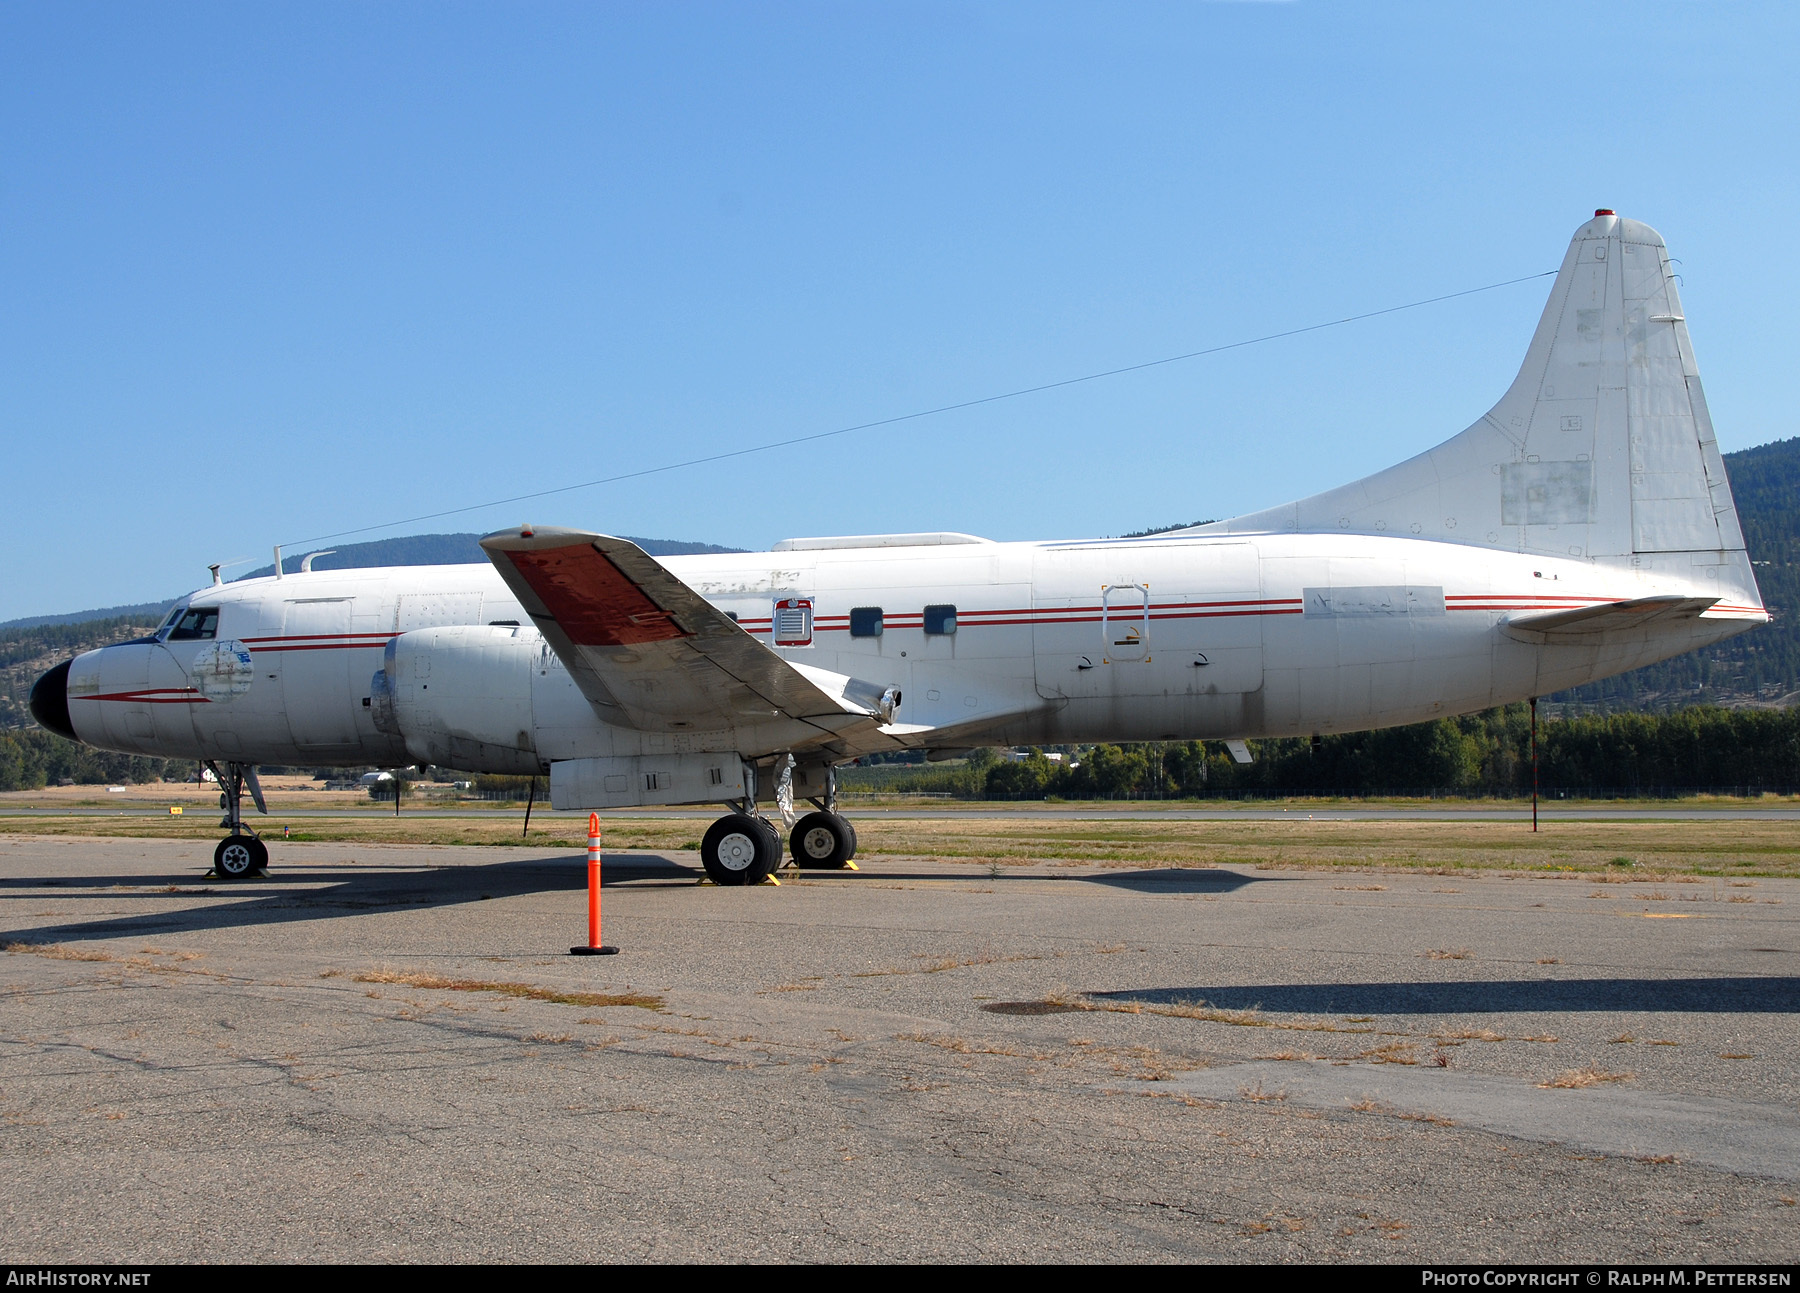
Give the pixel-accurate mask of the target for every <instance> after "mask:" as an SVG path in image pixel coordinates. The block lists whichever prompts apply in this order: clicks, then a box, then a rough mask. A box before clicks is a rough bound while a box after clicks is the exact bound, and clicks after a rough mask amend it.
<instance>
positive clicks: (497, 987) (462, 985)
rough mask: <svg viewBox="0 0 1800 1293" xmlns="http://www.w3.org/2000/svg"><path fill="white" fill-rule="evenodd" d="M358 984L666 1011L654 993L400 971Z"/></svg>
mask: <svg viewBox="0 0 1800 1293" xmlns="http://www.w3.org/2000/svg"><path fill="white" fill-rule="evenodd" d="M350 977H351V978H352V979H353V980H355V981H356V982H357V983H394V984H404V985H405V986H406V987H409V988H432V989H435V990H437V991H439V992H493V993H497V994H498V995H500V996H503V997H520V998H523V999H524V1000H527V1001H549V1002H553V1003H555V1004H556V1005H559V1006H587V1007H589V1008H592V1007H596V1006H598V1007H605V1006H637V1007H639V1008H641V1009H644V1010H658V1011H660V1010H662V1009H663V999H662V997H660V996H658V995H656V994H655V993H650V992H565V991H563V990H562V989H560V988H540V987H537V986H536V985H534V984H530V983H499V982H494V981H491V980H487V979H451V978H446V977H445V976H444V975H441V974H413V973H403V972H401V971H398V970H370V971H368V972H366V973H363V974H354V975H351V976H350Z"/></svg>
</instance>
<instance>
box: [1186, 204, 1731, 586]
mask: <svg viewBox="0 0 1800 1293" xmlns="http://www.w3.org/2000/svg"><path fill="white" fill-rule="evenodd" d="M1206 528H1207V529H1208V530H1210V531H1213V532H1226V533H1258V532H1260V533H1332V534H1341V533H1351V534H1381V533H1386V534H1391V535H1396V536H1401V537H1407V536H1413V535H1417V536H1419V537H1422V538H1431V539H1437V540H1441V541H1444V542H1451V543H1466V544H1472V545H1475V546H1478V547H1488V548H1500V549H1505V550H1507V551H1514V552H1530V553H1540V554H1544V555H1554V556H1561V557H1576V558H1591V559H1597V560H1600V561H1616V562H1623V563H1628V564H1631V565H1636V566H1640V567H1647V568H1656V569H1660V570H1665V571H1669V572H1670V573H1673V572H1674V569H1675V568H1676V567H1680V568H1682V569H1683V570H1684V571H1685V570H1687V569H1689V568H1691V567H1692V566H1693V565H1696V564H1707V565H1714V566H1718V565H1725V566H1733V567H1741V580H1742V581H1743V582H1744V585H1745V591H1746V592H1748V593H1749V594H1750V595H1751V596H1752V597H1753V598H1754V593H1755V583H1754V581H1753V580H1751V578H1750V568H1749V562H1748V559H1747V557H1746V556H1745V555H1744V536H1743V531H1742V530H1741V528H1740V527H1739V525H1738V518H1737V508H1736V505H1735V504H1734V503H1733V502H1732V498H1731V486H1730V484H1729V483H1728V482H1727V481H1726V479H1725V464H1724V463H1723V462H1722V461H1721V459H1720V457H1719V448H1718V445H1717V443H1716V442H1715V441H1714V439H1713V430H1712V420H1711V419H1710V418H1709V417H1708V416H1707V412H1706V397H1705V396H1704V395H1703V394H1702V393H1701V390H1700V373H1699V369H1698V368H1697V367H1696V366H1695V363H1694V351H1693V347H1692V345H1691V344H1690V343H1689V340H1688V330H1687V323H1686V321H1685V319H1684V318H1683V316H1682V310H1681V298H1680V296H1679V295H1678V294H1677V292H1676V290H1675V278H1674V274H1673V273H1672V272H1671V271H1670V268H1669V254H1668V250H1667V248H1665V247H1664V246H1663V240H1662V236H1661V235H1660V234H1658V233H1657V232H1656V231H1655V230H1654V229H1652V228H1650V226H1648V225H1644V224H1639V223H1638V222H1637V221H1635V220H1623V219H1620V218H1619V217H1618V216H1615V215H1614V214H1612V213H1611V212H1610V211H1602V212H1597V213H1596V214H1595V216H1594V219H1593V220H1591V221H1589V222H1588V223H1587V224H1585V225H1583V226H1582V227H1581V228H1580V229H1578V230H1576V232H1575V238H1574V240H1573V241H1572V242H1570V244H1569V251H1568V254H1567V255H1566V256H1565V257H1563V263H1562V269H1561V270H1560V271H1559V272H1558V273H1557V276H1556V284H1555V286H1554V287H1552V288H1551V290H1550V301H1549V304H1547V305H1546V306H1545V307H1544V316H1543V318H1542V319H1541V320H1540V321H1539V323H1538V327H1537V333H1536V335H1534V336H1533V337H1532V339H1531V349H1530V350H1529V351H1528V352H1527V353H1526V355H1525V364H1524V366H1523V367H1522V368H1521V369H1520V370H1519V375H1518V377H1517V378H1516V379H1514V381H1513V384H1512V387H1511V389H1509V390H1508V391H1507V392H1506V394H1505V395H1504V396H1503V397H1502V398H1501V400H1500V402H1499V403H1498V404H1496V405H1495V406H1494V407H1493V409H1492V410H1491V411H1489V413H1488V414H1487V415H1486V416H1485V417H1483V418H1482V419H1481V420H1480V421H1479V422H1477V423H1475V425H1474V426H1472V427H1470V428H1469V429H1468V430H1467V431H1464V432H1463V433H1462V434H1461V435H1458V436H1456V437H1454V438H1453V439H1451V440H1447V441H1445V442H1444V443H1443V444H1441V445H1439V446H1438V447H1437V448H1435V449H1432V450H1430V451H1428V452H1426V453H1423V454H1420V455H1419V456H1418V457H1416V458H1413V459H1410V460H1409V461H1407V462H1403V463H1401V464H1400V465H1398V466H1396V467H1390V468H1388V469H1387V470H1386V471H1382V472H1377V473H1376V474H1375V475H1373V476H1369V477H1367V478H1366V479H1363V480H1360V481H1357V482H1356V483H1355V484H1353V485H1346V486H1343V487H1342V488H1340V489H1333V490H1328V491H1327V492H1325V493H1323V494H1315V495H1314V496H1313V497H1311V498H1307V499H1302V500H1301V501H1299V502H1297V503H1288V504H1286V505H1284V506H1282V507H1277V508H1271V509H1269V510H1268V511H1264V512H1256V513H1253V514H1251V515H1248V516H1242V517H1238V518H1237V519H1235V520H1231V521H1223V522H1219V523H1217V524H1216V525H1213V526H1208V527H1206ZM1655 554H1669V555H1668V556H1667V557H1659V556H1656V555H1655ZM1675 554H1683V555H1681V556H1676V555H1675ZM1697 554H1714V555H1711V556H1710V557H1709V558H1700V559H1696V557H1697ZM1733 554H1735V555H1733ZM1738 573H1739V572H1734V574H1738ZM1729 582H1732V583H1737V582H1739V579H1737V578H1733V579H1731V580H1730V581H1729ZM1752 604H1755V603H1754V602H1753V603H1752Z"/></svg>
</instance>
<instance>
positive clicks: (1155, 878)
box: [1071, 866, 1285, 893]
mask: <svg viewBox="0 0 1800 1293" xmlns="http://www.w3.org/2000/svg"><path fill="white" fill-rule="evenodd" d="M1071 879H1075V880H1081V881H1085V882H1086V883H1088V884H1104V885H1111V886H1112V887H1113V888H1115V889H1130V890H1132V891H1133V892H1136V893H1230V892H1231V891H1232V890H1234V889H1241V888H1243V887H1244V886H1245V885H1247V884H1279V883H1282V881H1283V880H1284V879H1285V877H1281V876H1257V875H1240V874H1239V873H1238V872H1236V871H1227V870H1224V869H1223V868H1219V867H1179V866H1166V867H1156V868H1154V869H1151V870H1147V871H1103V872H1101V873H1099V874H1098V875H1093V874H1086V875H1077V876H1072V877H1071Z"/></svg>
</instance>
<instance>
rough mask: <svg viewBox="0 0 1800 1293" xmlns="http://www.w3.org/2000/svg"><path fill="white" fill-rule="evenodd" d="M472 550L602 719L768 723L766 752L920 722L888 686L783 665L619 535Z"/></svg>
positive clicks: (882, 745)
mask: <svg viewBox="0 0 1800 1293" xmlns="http://www.w3.org/2000/svg"><path fill="white" fill-rule="evenodd" d="M481 546H482V548H483V549H484V550H485V551H486V552H487V554H488V558H489V560H491V561H492V562H493V563H494V566H495V568H496V569H497V570H499V572H500V577H501V578H502V579H504V580H505V581H506V584H507V587H509V588H510V589H512V591H513V593H514V594H515V595H516V596H517V597H518V599H519V601H520V603H521V604H522V605H523V606H524V607H525V610H526V611H527V613H529V614H530V616H531V618H532V620H533V621H534V622H535V623H536V624H537V626H538V628H539V629H540V630H542V632H543V634H544V637H545V639H546V640H547V641H548V642H549V644H550V646H551V649H552V650H554V651H555V652H556V654H557V657H558V658H559V659H561V661H562V662H563V664H564V665H565V666H566V667H567V668H568V670H569V673H570V676H571V677H572V678H573V679H574V682H575V685H576V686H577V687H579V688H580V689H581V693H582V695H583V696H585V697H587V700H588V703H589V704H591V705H592V706H593V707H594V709H595V711H596V712H597V713H598V714H599V715H600V717H601V719H602V720H604V721H605V722H607V723H611V724H613V725H615V726H619V727H630V728H637V729H639V730H643V731H656V732H692V733H694V734H696V735H698V734H701V733H716V732H721V731H723V730H725V729H729V728H733V727H737V728H749V727H756V728H765V729H766V728H771V727H772V728H773V729H775V732H779V733H780V735H775V734H774V733H771V734H770V737H769V741H770V748H771V749H778V748H784V747H786V748H803V747H809V746H815V745H824V746H828V747H830V749H831V751H832V752H833V754H834V755H836V756H837V757H841V758H854V757H856V756H858V755H861V754H868V753H873V752H875V751H878V750H896V749H904V748H906V747H907V746H909V745H911V744H915V743H916V742H913V741H909V740H908V739H907V738H908V737H909V736H913V735H915V734H917V733H920V732H923V731H927V730H929V729H926V728H921V727H912V726H907V725H904V724H897V723H895V722H894V721H893V712H894V709H895V707H896V706H897V705H898V702H899V697H898V693H897V692H894V691H892V690H891V689H889V688H886V687H884V686H882V685H881V684H879V683H871V682H865V681H863V680H861V679H855V678H849V677H845V676H844V675H842V674H835V673H831V672H829V671H828V670H824V669H815V668H811V667H808V666H805V665H794V664H790V663H788V661H786V660H784V659H782V658H781V657H780V656H779V655H777V654H775V652H773V651H771V650H770V649H769V648H768V647H766V646H764V645H763V644H762V643H761V642H758V641H757V640H756V639H755V638H754V637H752V636H751V635H750V634H749V633H747V632H745V631H744V630H743V629H742V628H740V627H739V626H738V624H737V622H736V621H735V620H733V619H732V618H731V617H730V616H729V615H726V614H725V613H724V612H723V611H720V610H718V609H717V608H716V607H714V606H713V605H712V604H711V603H709V602H708V601H706V599H705V598H703V597H701V596H700V595H699V594H698V593H696V592H695V591H694V590H693V589H691V588H689V587H688V586H687V585H686V584H684V583H682V582H681V580H679V579H677V578H676V577H675V576H674V575H672V574H671V573H669V571H668V570H667V569H666V568H664V567H663V565H662V564H661V563H660V562H658V561H657V560H656V559H655V558H654V557H652V556H650V554H649V553H647V552H645V551H644V550H643V549H642V548H640V547H638V546H637V545H636V544H635V543H632V542H630V541H629V540H627V539H618V538H613V537H612V536H610V535H605V534H591V533H588V532H586V531H583V530H565V529H552V528H547V527H542V526H540V527H536V528H534V529H528V530H503V531H501V532H500V533H498V534H490V535H488V536H487V537H486V538H484V539H483V540H482V541H481ZM782 729H792V730H791V731H782ZM762 752H763V751H750V750H746V751H744V753H747V754H750V753H762Z"/></svg>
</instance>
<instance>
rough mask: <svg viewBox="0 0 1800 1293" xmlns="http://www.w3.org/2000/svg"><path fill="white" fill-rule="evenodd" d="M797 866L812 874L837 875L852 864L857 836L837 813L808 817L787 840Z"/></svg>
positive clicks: (801, 821)
mask: <svg viewBox="0 0 1800 1293" xmlns="http://www.w3.org/2000/svg"><path fill="white" fill-rule="evenodd" d="M788 848H789V849H790V850H791V851H792V852H793V855H794V865H795V866H799V867H805V868H806V869H807V870H811V871H834V870H837V869H838V868H840V867H842V866H843V865H844V863H846V862H848V861H849V860H850V854H851V853H852V852H854V851H855V849H856V832H855V831H854V830H852V829H851V827H850V823H849V822H847V821H845V820H844V819H843V818H842V817H839V816H838V815H837V814H836V813H808V814H807V815H806V816H804V817H802V818H801V819H800V820H799V821H798V822H796V823H794V831H793V834H791V835H789V836H788Z"/></svg>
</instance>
